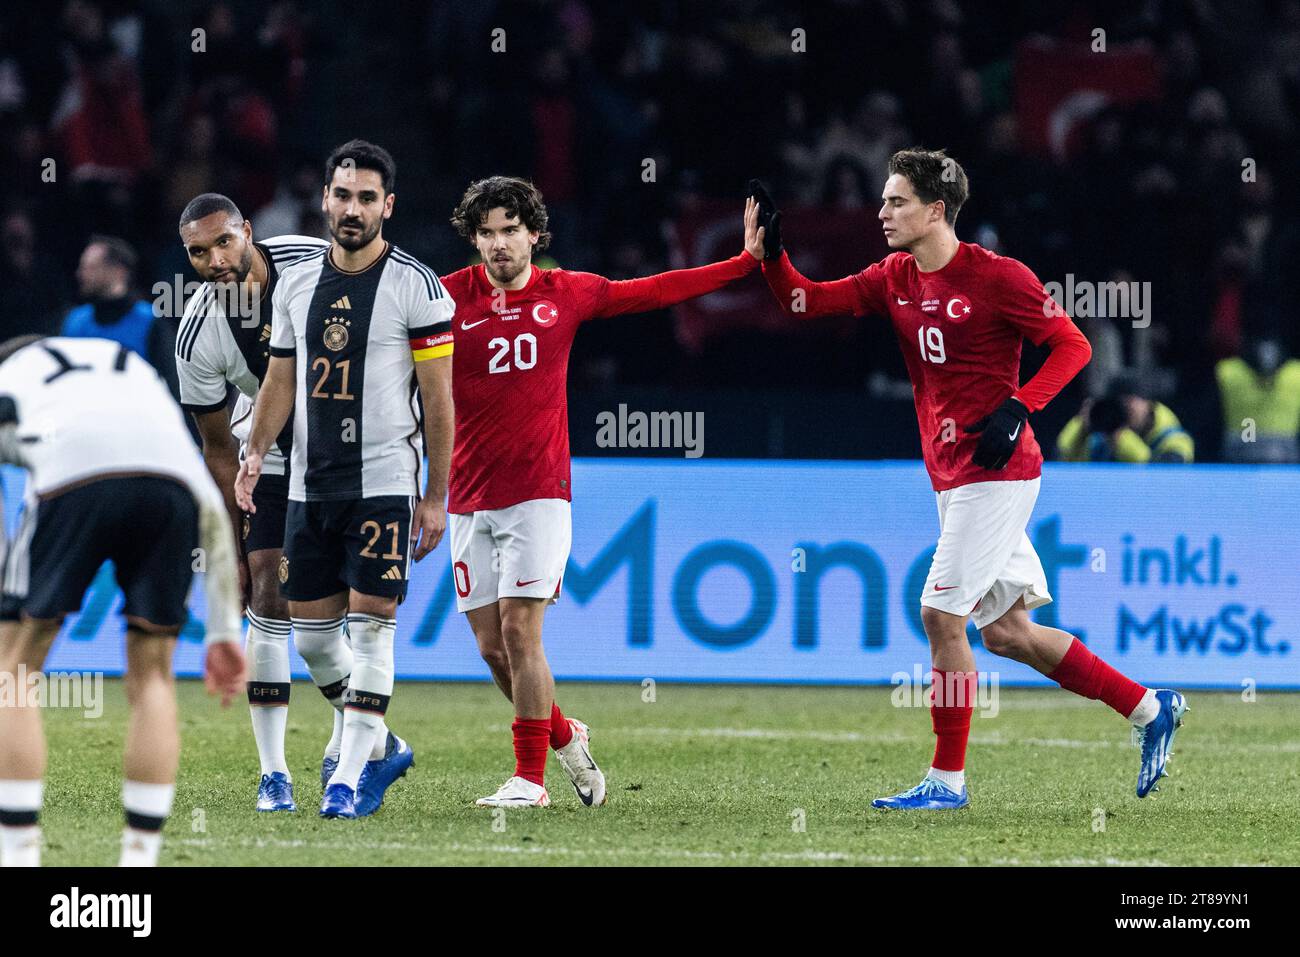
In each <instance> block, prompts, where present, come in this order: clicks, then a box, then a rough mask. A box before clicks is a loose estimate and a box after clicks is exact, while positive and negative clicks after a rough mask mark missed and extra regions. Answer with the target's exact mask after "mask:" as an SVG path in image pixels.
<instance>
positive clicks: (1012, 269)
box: [998, 259, 1070, 346]
mask: <svg viewBox="0 0 1300 957" xmlns="http://www.w3.org/2000/svg"><path fill="white" fill-rule="evenodd" d="M1002 262H1003V264H1004V267H1003V274H1002V276H1001V277H999V282H998V289H999V290H1000V292H1001V300H1002V301H1001V307H1002V315H1003V316H1005V317H1006V319H1007V321H1008V322H1010V323H1011V324H1012V325H1013V326H1015V327H1016V328H1017V329H1019V330H1020V332H1021V334H1022V335H1023V336H1024V337H1025V338H1026V339H1028V340H1029V341H1030V342H1032V343H1033V344H1034V345H1036V346H1041V345H1042V344H1043V343H1044V342H1046V341H1047V339H1048V337H1049V336H1051V335H1052V333H1054V332H1056V330H1057V328H1058V327H1059V326H1060V325H1061V324H1062V323H1066V322H1069V321H1070V317H1069V316H1068V315H1066V313H1065V310H1064V309H1062V308H1061V307H1060V306H1059V305H1058V304H1057V303H1056V300H1054V299H1053V298H1052V297H1051V296H1049V295H1048V294H1047V290H1046V289H1044V288H1043V284H1042V283H1041V282H1040V281H1039V279H1038V277H1037V276H1035V275H1034V271H1033V270H1032V269H1030V268H1029V267H1028V266H1026V265H1025V264H1024V263H1022V262H1018V261H1017V260H1015V259H1004V260H1002Z"/></svg>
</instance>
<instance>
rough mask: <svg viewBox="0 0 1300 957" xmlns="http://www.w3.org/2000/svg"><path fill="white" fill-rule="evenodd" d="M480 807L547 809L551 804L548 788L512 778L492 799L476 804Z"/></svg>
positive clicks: (480, 800) (476, 802) (523, 779)
mask: <svg viewBox="0 0 1300 957" xmlns="http://www.w3.org/2000/svg"><path fill="white" fill-rule="evenodd" d="M474 803H475V804H477V805H478V806H479V807H546V806H547V805H549V804H550V803H551V798H550V795H548V794H547V793H546V788H544V787H542V786H541V785H540V784H534V783H533V782H532V781H529V780H526V779H525V778H521V777H512V778H510V779H509V780H508V781H506V783H505V784H503V785H501V787H499V788H497V793H496V794H493V795H492V796H491V797H485V798H479V799H478V800H477V801H475V802H474Z"/></svg>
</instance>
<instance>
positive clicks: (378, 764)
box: [357, 731, 415, 817]
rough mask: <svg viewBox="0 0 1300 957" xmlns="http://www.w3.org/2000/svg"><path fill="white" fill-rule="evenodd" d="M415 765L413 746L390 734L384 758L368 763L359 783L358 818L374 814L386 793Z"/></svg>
mask: <svg viewBox="0 0 1300 957" xmlns="http://www.w3.org/2000/svg"><path fill="white" fill-rule="evenodd" d="M414 764H415V752H414V751H412V750H411V746H410V745H409V744H407V743H406V742H405V741H403V740H402V739H401V738H399V737H398V736H397V735H395V734H393V732H391V731H389V732H388V741H387V743H386V744H385V746H384V756H383V757H382V758H380V759H379V760H377V761H367V762H366V766H365V768H363V769H362V771H361V780H360V781H358V782H357V817H368V816H370V815H371V814H374V813H375V812H376V811H378V810H379V808H380V807H381V806H382V805H383V803H384V792H385V791H387V790H388V788H389V786H390V785H391V784H392V783H393V782H394V781H396V780H397V779H398V778H400V777H403V776H404V775H405V774H406V772H407V770H409V769H410V768H411V767H412V766H413V765H414Z"/></svg>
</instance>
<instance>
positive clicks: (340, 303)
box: [330, 296, 352, 309]
mask: <svg viewBox="0 0 1300 957" xmlns="http://www.w3.org/2000/svg"><path fill="white" fill-rule="evenodd" d="M330 308H331V309H351V308H352V303H350V302H348V297H347V296H344V297H343V298H342V299H339V300H337V301H336V302H333V303H331V304H330Z"/></svg>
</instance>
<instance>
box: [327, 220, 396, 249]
mask: <svg viewBox="0 0 1300 957" xmlns="http://www.w3.org/2000/svg"><path fill="white" fill-rule="evenodd" d="M382 223H383V220H382V219H376V220H375V222H374V224H373V225H371V226H366V224H365V222H364V221H362V220H356V219H354V220H348V221H347V222H346V223H345V222H343V221H341V220H332V221H331V222H330V224H329V226H330V235H331V236H333V237H334V241H335V242H336V243H338V244H339V245H340V246H342V247H343V248H344V249H346V250H347V251H348V252H356V251H357V250H358V249H361V248H362V247H364V246H366V245H367V244H369V243H370V241H371V240H373V239H374V238H375V237H376V236H378V235H379V227H380V225H381V224H382ZM345 225H346V226H360V227H361V228H360V230H359V231H358V232H356V233H352V234H347V233H344V232H343V227H344V226H345Z"/></svg>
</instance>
